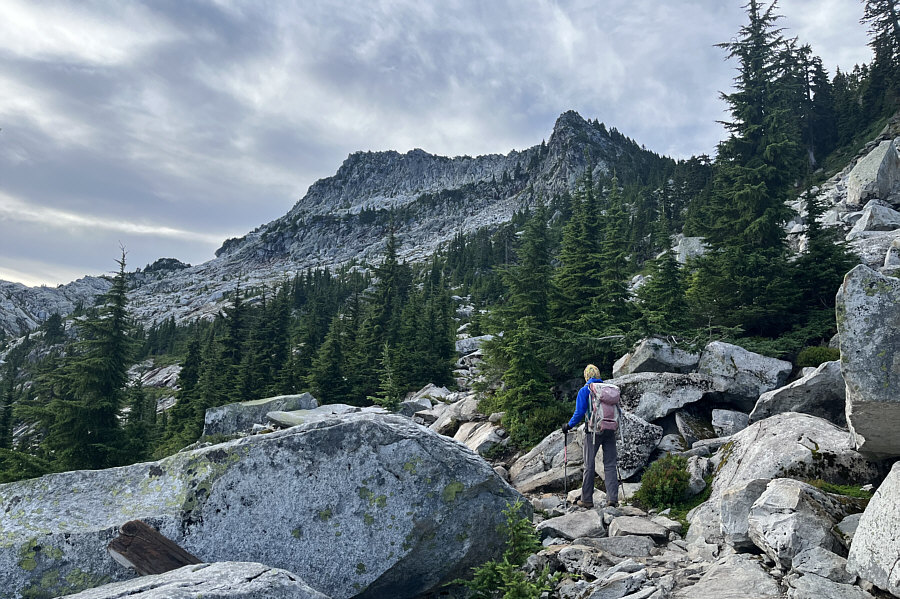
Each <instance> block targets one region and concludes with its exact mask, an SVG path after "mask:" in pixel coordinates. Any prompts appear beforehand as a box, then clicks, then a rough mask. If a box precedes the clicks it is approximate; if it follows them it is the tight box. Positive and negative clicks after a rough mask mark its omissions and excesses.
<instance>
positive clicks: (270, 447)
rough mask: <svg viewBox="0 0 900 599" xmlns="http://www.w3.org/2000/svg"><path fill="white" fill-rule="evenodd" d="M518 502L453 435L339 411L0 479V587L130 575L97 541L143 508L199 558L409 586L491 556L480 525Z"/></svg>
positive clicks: (336, 585)
mask: <svg viewBox="0 0 900 599" xmlns="http://www.w3.org/2000/svg"><path fill="white" fill-rule="evenodd" d="M519 497H520V496H519V494H518V493H516V492H515V491H514V490H513V489H512V488H511V487H509V486H508V485H507V484H506V483H505V482H503V481H502V480H501V479H500V478H499V477H498V476H497V475H496V474H495V473H494V471H493V470H492V469H491V467H490V465H489V464H487V463H486V462H485V461H484V460H482V459H481V458H480V457H478V456H477V455H475V454H474V453H472V452H471V451H470V450H468V449H466V448H465V447H463V446H462V445H460V444H459V443H457V442H455V441H453V440H452V439H448V438H446V437H442V436H440V435H437V434H435V433H433V432H431V431H429V430H428V429H425V428H423V427H420V426H418V425H416V424H414V423H413V422H412V421H410V420H409V419H408V418H404V417H402V416H397V415H390V414H367V413H353V414H346V415H343V416H335V417H332V418H329V419H324V420H320V421H317V422H313V423H310V424H305V425H301V426H297V427H294V428H290V429H287V430H282V431H277V432H274V433H270V434H268V435H256V436H251V437H245V438H242V439H238V440H235V441H230V442H228V443H223V444H221V445H215V446H211V447H207V448H204V449H199V450H195V451H191V452H185V453H180V454H176V455H174V456H171V457H169V458H166V459H164V460H161V461H159V462H154V463H146V464H135V465H133V466H127V467H124V468H114V469H110V470H100V471H77V472H66V473H62V474H54V475H49V476H44V477H42V478H39V479H34V480H28V481H21V482H17V483H10V484H6V485H0V531H2V532H0V588H3V589H4V592H5V593H6V596H7V597H10V598H11V599H20V598H21V597H23V596H27V595H28V594H30V595H34V594H35V593H42V594H44V595H46V596H56V595H60V594H64V593H66V592H73V591H78V590H81V589H83V588H89V587H94V586H98V585H99V584H103V583H105V582H110V581H114V580H121V579H125V578H130V577H132V576H133V573H132V572H130V571H128V570H126V569H125V568H124V567H123V566H120V565H118V564H117V563H116V562H114V561H113V560H112V559H110V558H109V556H108V555H107V553H106V545H107V544H108V543H109V541H110V540H111V539H112V538H113V537H115V536H116V532H117V527H118V526H120V525H121V524H123V523H124V522H126V521H128V520H132V519H141V520H144V521H145V522H147V523H148V524H150V525H152V526H154V527H156V528H158V529H159V530H160V532H161V533H162V534H163V535H165V536H166V537H168V538H170V539H172V540H173V541H175V542H176V543H178V544H179V545H181V546H182V547H184V548H185V549H186V550H188V551H189V552H191V553H193V554H194V555H196V556H197V557H199V558H200V559H202V560H206V561H209V562H216V561H248V560H257V561H260V562H264V563H266V564H267V565H270V566H272V567H277V568H283V569H285V570H289V571H291V572H294V573H296V574H297V575H299V576H300V577H302V578H303V579H304V580H305V581H306V582H307V583H308V584H310V585H311V586H313V588H315V589H317V590H319V591H321V592H323V593H326V594H328V595H330V596H332V597H335V598H347V597H353V596H358V597H385V596H392V597H414V596H416V595H418V594H420V593H422V592H424V591H426V590H427V589H429V588H431V587H434V586H435V585H437V584H440V583H441V582H446V581H448V580H451V579H453V578H456V577H459V576H465V575H466V574H468V573H470V569H471V568H472V567H473V566H476V565H478V564H480V563H482V562H483V561H484V560H486V559H489V558H490V557H493V556H495V555H496V552H497V551H498V550H500V549H501V545H502V540H501V539H500V538H499V537H498V536H497V535H485V534H484V531H492V530H495V528H496V526H497V525H499V524H500V522H501V520H502V519H503V516H502V511H503V510H504V509H505V508H506V506H507V504H508V503H509V502H512V501H515V500H516V499H517V498H519ZM530 511H531V506H530V505H527V506H524V507H523V512H525V515H527V514H528V513H530Z"/></svg>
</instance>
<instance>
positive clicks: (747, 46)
mask: <svg viewBox="0 0 900 599" xmlns="http://www.w3.org/2000/svg"><path fill="white" fill-rule="evenodd" d="M746 9H747V13H748V16H749V19H750V22H749V24H747V25H745V26H744V27H743V28H742V29H741V32H740V35H739V37H738V38H737V39H736V40H734V41H732V42H728V43H725V44H721V46H722V47H723V48H725V49H726V50H727V51H728V55H729V57H730V58H736V59H738V61H739V63H740V64H739V70H738V76H737V78H736V80H735V88H736V91H735V92H734V93H731V94H727V95H723V97H724V98H725V100H726V101H727V102H728V104H729V106H730V110H731V115H732V118H733V120H732V121H731V122H729V123H726V127H727V128H728V130H729V131H730V135H729V137H728V138H727V139H726V140H725V141H723V142H722V143H720V144H719V156H718V160H717V167H718V170H717V176H716V181H715V187H714V192H713V198H712V201H711V203H710V206H709V209H708V211H707V220H706V221H705V222H704V223H702V232H703V235H704V236H705V237H706V241H707V243H708V244H709V245H710V246H711V252H710V253H709V254H707V255H706V256H704V257H703V258H702V259H701V260H700V261H698V266H699V271H698V272H697V273H696V275H695V277H694V280H693V283H692V286H691V289H690V296H691V297H692V298H693V303H694V305H695V306H697V307H698V308H699V309H700V310H701V311H706V312H707V316H708V318H710V320H711V322H712V323H713V324H717V325H724V326H735V325H739V326H742V327H744V329H745V330H746V331H748V332H751V333H754V334H769V335H771V334H774V333H777V332H778V331H779V330H783V328H784V326H785V325H786V324H789V323H785V322H784V319H783V314H784V313H785V312H787V311H789V310H790V309H791V308H792V305H793V302H794V301H795V297H794V296H793V291H792V287H791V285H790V278H789V275H790V265H789V264H788V262H787V248H786V245H785V243H784V239H785V232H784V227H783V225H784V223H785V222H786V221H787V219H788V218H789V216H790V212H791V211H790V209H789V208H788V207H787V206H786V204H785V200H787V199H788V197H789V193H790V189H791V185H792V183H793V181H794V180H795V178H796V174H797V172H798V162H797V155H798V154H797V148H798V142H797V128H796V127H795V126H793V125H792V122H793V121H792V118H793V117H792V115H791V114H790V109H789V104H788V103H786V102H785V97H786V96H788V95H789V93H787V92H785V89H784V87H783V85H782V81H780V78H781V76H782V75H783V73H784V71H783V69H784V65H783V59H782V57H781V56H779V53H778V51H779V49H780V48H782V47H783V40H782V38H781V35H780V32H779V30H778V29H776V28H775V26H774V23H775V20H776V19H777V18H778V17H777V16H776V15H775V13H774V10H775V2H773V3H772V4H770V5H769V6H768V7H765V6H764V5H762V3H760V2H758V1H757V0H750V2H749V4H748V5H747V6H746Z"/></svg>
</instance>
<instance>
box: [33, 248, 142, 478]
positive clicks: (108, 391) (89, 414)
mask: <svg viewBox="0 0 900 599" xmlns="http://www.w3.org/2000/svg"><path fill="white" fill-rule="evenodd" d="M117 262H118V264H119V272H118V274H117V275H116V276H115V277H114V278H113V279H112V286H111V287H110V289H109V291H107V292H106V294H104V295H103V296H102V298H101V305H100V307H99V309H98V310H97V314H96V315H94V316H92V317H89V318H87V319H86V320H84V321H82V322H81V323H80V324H79V329H80V334H81V340H80V341H79V342H78V343H77V344H76V345H75V346H74V347H73V349H72V352H71V354H70V355H69V356H67V359H66V364H65V366H64V382H63V393H62V395H61V396H60V397H57V398H55V399H54V400H53V401H52V402H51V404H50V410H49V413H50V414H51V415H52V423H51V424H50V427H49V430H48V432H47V437H46V438H45V440H44V443H45V446H46V447H47V448H48V450H49V451H51V452H52V454H53V456H54V460H55V462H56V463H57V465H58V466H59V467H61V468H63V469H66V470H78V469H82V468H107V467H110V466H116V465H119V464H121V463H122V462H123V461H124V460H125V458H126V455H125V444H126V443H125V439H124V436H123V435H122V428H121V425H120V416H121V412H122V408H123V407H124V401H125V386H126V383H127V372H128V367H129V366H130V365H131V356H132V355H134V353H135V351H136V348H135V344H134V342H133V340H132V339H131V338H130V337H129V333H130V332H131V328H132V325H131V323H130V321H129V318H128V296H127V291H128V287H127V280H126V276H125V252H124V251H123V252H122V258H121V259H120V260H118V261H117Z"/></svg>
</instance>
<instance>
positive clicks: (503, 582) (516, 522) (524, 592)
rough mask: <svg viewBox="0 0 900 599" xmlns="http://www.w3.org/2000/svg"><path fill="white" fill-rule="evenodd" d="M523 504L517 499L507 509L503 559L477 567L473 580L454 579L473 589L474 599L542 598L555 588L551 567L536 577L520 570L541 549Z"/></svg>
mask: <svg viewBox="0 0 900 599" xmlns="http://www.w3.org/2000/svg"><path fill="white" fill-rule="evenodd" d="M521 512H522V503H521V501H516V502H515V503H514V504H508V505H507V507H506V509H505V510H503V515H505V516H506V523H505V524H503V525H501V526H500V527H499V528H500V530H499V532H500V534H501V535H502V536H505V537H506V550H505V551H504V552H503V558H502V559H501V560H499V561H498V560H491V561H489V562H486V563H485V564H483V565H481V566H479V567H477V568H474V573H475V576H474V577H473V578H472V580H454V581H453V583H457V584H462V585H465V586H466V587H468V588H469V590H470V591H472V595H471V596H472V599H539V598H540V596H541V594H542V593H544V592H546V591H549V590H551V588H552V585H553V582H555V580H556V577H555V576H553V575H551V574H550V567H549V566H547V567H545V568H544V570H543V571H542V572H540V573H538V574H537V575H536V576H534V577H529V576H528V575H527V574H526V573H525V572H524V571H522V570H521V569H520V567H521V566H522V564H524V563H525V560H526V559H528V557H529V556H530V555H532V554H533V553H537V552H538V551H540V550H541V542H540V540H539V538H538V535H537V532H536V531H535V530H534V526H533V525H532V523H531V520H530V519H529V518H523V517H522V516H521Z"/></svg>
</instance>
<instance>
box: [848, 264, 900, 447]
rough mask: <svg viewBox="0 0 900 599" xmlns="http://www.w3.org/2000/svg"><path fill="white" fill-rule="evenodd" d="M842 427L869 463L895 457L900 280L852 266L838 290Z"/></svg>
mask: <svg viewBox="0 0 900 599" xmlns="http://www.w3.org/2000/svg"><path fill="white" fill-rule="evenodd" d="M835 311H836V314H837V324H838V332H839V333H840V336H841V371H842V373H843V376H844V380H845V381H846V384H847V391H846V393H847V402H846V407H847V410H846V411H847V423H848V425H849V427H850V431H851V432H852V433H853V438H854V441H855V442H856V447H857V448H858V449H859V450H860V451H861V452H863V453H866V454H868V455H871V456H872V457H876V458H879V457H888V456H898V455H900V435H897V431H898V430H900V279H896V278H893V277H885V276H884V275H881V274H879V273H877V272H875V271H873V270H872V269H870V268H867V267H865V266H857V267H855V268H854V269H853V270H851V271H850V272H849V273H847V275H846V276H845V277H844V284H843V285H841V288H840V289H839V290H838V294H837V306H836V308H835Z"/></svg>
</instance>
